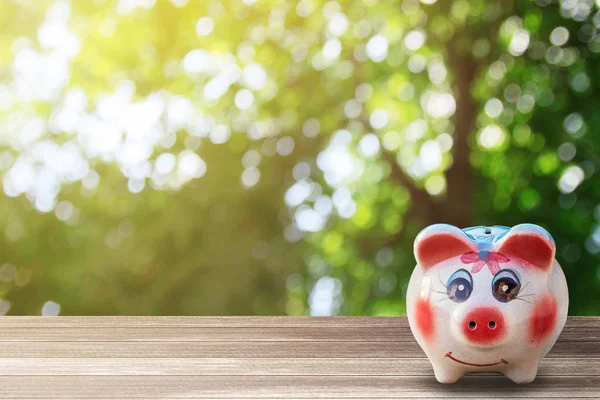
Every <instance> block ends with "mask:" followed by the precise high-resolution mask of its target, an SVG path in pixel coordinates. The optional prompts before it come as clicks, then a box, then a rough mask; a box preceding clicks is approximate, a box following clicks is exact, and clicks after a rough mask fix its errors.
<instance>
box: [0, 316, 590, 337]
mask: <svg viewBox="0 0 600 400" xmlns="http://www.w3.org/2000/svg"><path fill="white" fill-rule="evenodd" d="M61 318H65V321H64V326H61V325H60V321H61V320H62V319H61ZM150 318H154V317H150ZM156 318H157V322H156V325H155V326H152V325H149V324H150V323H151V321H152V319H150V320H149V319H148V317H48V318H46V317H44V318H41V317H3V318H0V342H9V341H130V340H131V341H337V342H339V341H361V342H378V341H382V342H412V341H414V338H413V335H412V333H411V331H410V328H409V326H408V321H407V319H406V317H394V318H390V317H364V318H362V319H361V318H356V317H332V318H325V319H322V318H319V317H257V321H255V322H252V321H253V319H248V317H240V318H239V319H240V320H239V321H238V318H236V317H223V319H224V320H225V321H231V324H232V326H226V325H224V324H225V323H224V322H221V324H220V325H219V324H218V320H219V318H216V317H196V318H193V319H192V320H190V319H188V318H187V317H156ZM165 318H166V319H165ZM313 318H314V319H317V320H319V321H321V322H316V323H315V322H310V321H311V319H313ZM115 319H117V321H118V320H119V319H120V320H121V321H122V324H116V321H115ZM296 319H299V320H301V321H306V325H297V326H295V324H296V322H294V321H295V320H296ZM277 320H278V321H280V323H281V325H280V326H277V325H276V324H275V322H274V321H277ZM361 320H363V323H362V325H360V321H361ZM36 321H37V322H36ZM102 321H106V325H104V326H103V325H101V324H102ZM192 321H196V323H195V324H193V323H192ZM203 321H206V323H204V322H203ZM327 321H329V322H327ZM331 321H339V325H336V324H335V323H333V322H331ZM78 323H79V324H80V326H78V325H77V324H78ZM177 323H179V324H177ZM171 324H172V325H171ZM244 324H246V325H247V326H244ZM260 324H264V325H265V326H260ZM599 327H600V317H589V319H588V317H585V318H583V319H582V318H576V317H572V318H570V319H569V320H568V322H567V324H566V326H565V328H564V330H563V332H562V334H561V336H560V337H559V339H558V340H559V341H561V342H562V341H567V342H571V341H585V342H593V341H600V329H598V328H599Z"/></svg>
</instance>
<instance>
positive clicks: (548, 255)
mask: <svg viewBox="0 0 600 400" xmlns="http://www.w3.org/2000/svg"><path fill="white" fill-rule="evenodd" d="M497 249H498V252H499V253H502V254H504V255H505V256H508V257H516V258H520V259H522V260H525V261H527V262H528V263H529V264H532V265H534V266H536V267H538V268H541V269H543V270H547V269H549V268H550V267H551V266H552V263H553V262H554V254H555V253H556V246H555V244H554V239H552V236H550V234H549V233H548V231H546V230H545V229H544V228H542V227H541V226H538V225H534V224H520V225H517V226H514V227H513V228H511V230H510V231H508V233H507V234H506V235H505V236H504V237H503V238H502V239H500V241H499V242H498V244H497Z"/></svg>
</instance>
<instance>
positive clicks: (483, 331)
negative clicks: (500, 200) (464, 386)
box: [406, 224, 569, 383]
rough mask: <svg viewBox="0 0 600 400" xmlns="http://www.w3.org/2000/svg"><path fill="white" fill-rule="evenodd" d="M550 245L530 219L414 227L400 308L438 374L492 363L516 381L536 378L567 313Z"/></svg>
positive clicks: (448, 376)
mask: <svg viewBox="0 0 600 400" xmlns="http://www.w3.org/2000/svg"><path fill="white" fill-rule="evenodd" d="M555 250H556V248H555V245H554V240H553V239H552V236H550V234H549V233H548V232H547V231H546V230H544V229H543V228H541V227H539V226H537V225H533V224H521V225H517V226H514V227H512V228H508V227H505V226H493V227H484V226H478V227H473V228H467V229H463V230H461V229H459V228H457V227H455V226H452V225H445V224H437V225H431V226H429V227H427V228H425V229H424V230H423V231H421V233H419V235H418V236H417V238H416V239H415V244H414V252H415V258H416V260H417V266H416V267H415V269H414V271H413V273H412V276H411V278H410V283H409V285H408V290H407V296H406V311H407V314H408V322H409V324H410V328H411V330H412V333H413V335H414V336H415V338H416V340H417V342H418V343H419V345H420V346H421V348H422V349H423V350H424V351H425V354H427V357H429V360H430V362H431V364H432V366H433V370H434V373H435V377H436V379H437V380H438V381H439V382H441V383H452V382H456V381H457V380H458V379H459V378H460V377H461V376H463V375H465V374H468V373H471V372H490V371H493V372H500V373H502V374H504V375H505V376H506V377H508V378H509V379H511V380H512V381H514V382H516V383H528V382H531V381H532V380H534V379H535V376H536V374H537V370H538V366H539V363H540V361H541V359H542V357H544V355H546V353H548V351H550V348H551V347H552V346H553V345H554V343H555V342H556V339H557V338H558V335H559V334H560V332H561V330H562V328H563V327H564V325H565V321H566V319H567V309H568V303H569V295H568V290H567V282H566V280H565V276H564V274H563V271H562V269H561V267H560V265H559V264H558V262H556V260H555V259H554V254H555Z"/></svg>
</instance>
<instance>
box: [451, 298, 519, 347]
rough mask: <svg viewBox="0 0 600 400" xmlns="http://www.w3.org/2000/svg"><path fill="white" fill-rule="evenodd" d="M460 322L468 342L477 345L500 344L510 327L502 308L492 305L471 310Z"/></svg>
mask: <svg viewBox="0 0 600 400" xmlns="http://www.w3.org/2000/svg"><path fill="white" fill-rule="evenodd" d="M459 324H460V328H461V329H460V330H461V333H462V335H463V337H464V338H465V339H466V341H467V343H469V344H472V345H475V346H485V347H491V346H495V345H499V344H500V343H501V342H502V339H504V337H505V336H506V333H507V329H508V328H507V326H506V323H505V320H504V317H503V315H502V313H501V312H500V310H498V309H497V308H492V307H480V308H475V309H473V310H471V311H469V312H468V313H467V314H466V315H465V316H464V318H462V320H461V321H460V322H459Z"/></svg>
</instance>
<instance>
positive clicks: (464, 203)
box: [438, 36, 477, 228]
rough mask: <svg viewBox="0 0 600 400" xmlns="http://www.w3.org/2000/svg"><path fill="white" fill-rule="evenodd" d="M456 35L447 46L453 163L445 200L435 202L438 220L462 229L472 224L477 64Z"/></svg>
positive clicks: (466, 43) (464, 43)
mask: <svg viewBox="0 0 600 400" xmlns="http://www.w3.org/2000/svg"><path fill="white" fill-rule="evenodd" d="M463 39H464V37H461V36H458V37H456V38H454V39H453V40H452V41H451V42H450V43H449V46H448V58H449V67H450V69H451V70H452V72H453V73H454V79H455V83H454V84H455V89H454V97H455V99H456V114H455V116H454V147H453V152H452V156H453V160H454V162H453V164H452V166H451V167H450V169H449V170H448V172H447V173H446V180H447V194H446V199H445V201H444V202H443V203H441V204H440V205H439V207H440V209H439V210H438V211H439V217H440V219H441V220H440V221H439V222H444V223H449V224H452V225H456V226H458V227H459V228H465V227H468V226H470V225H471V224H472V214H473V202H472V198H473V190H474V188H473V170H472V168H471V163H470V160H469V158H470V146H469V141H468V139H469V135H470V134H471V132H472V131H473V129H474V127H475V118H476V116H477V104H476V102H475V100H474V99H473V95H472V93H471V87H472V84H473V81H474V79H475V73H476V70H477V64H476V62H475V60H474V59H473V56H472V55H471V52H470V45H469V43H470V42H469V41H468V40H463Z"/></svg>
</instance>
